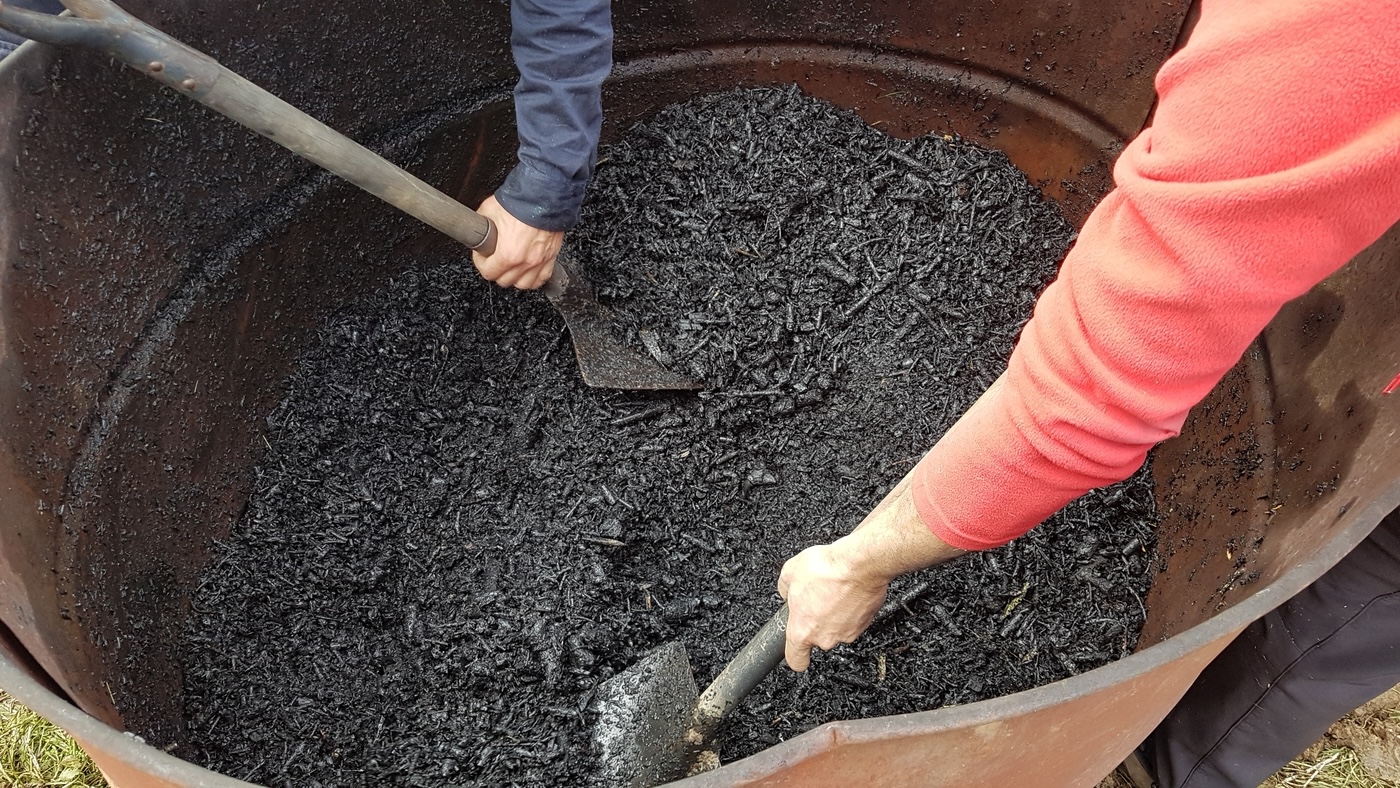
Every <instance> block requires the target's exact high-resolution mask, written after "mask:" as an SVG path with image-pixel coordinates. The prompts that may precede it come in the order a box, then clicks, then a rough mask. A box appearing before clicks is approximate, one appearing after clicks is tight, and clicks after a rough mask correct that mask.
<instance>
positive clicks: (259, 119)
mask: <svg viewBox="0 0 1400 788" xmlns="http://www.w3.org/2000/svg"><path fill="white" fill-rule="evenodd" d="M67 5H68V7H69V9H70V10H71V11H72V12H73V13H75V14H78V15H79V16H77V17H74V16H62V17H55V16H48V15H44V14H35V13H32V12H26V11H22V10H19V9H13V8H6V7H4V5H3V3H0V25H3V26H5V27H7V28H10V29H14V30H15V31H16V32H19V33H20V34H21V35H25V36H26V37H29V38H34V39H36V40H39V41H45V42H48V43H52V44H58V45H72V46H84V47H88V48H91V49H97V50H99V51H101V52H105V53H107V54H109V55H111V56H112V57H115V58H117V59H118V60H120V61H122V62H123V63H125V64H127V65H128V66H131V67H132V68H134V69H136V70H137V71H140V72H141V73H143V74H145V75H147V76H149V77H151V78H152V79H154V80H156V81H158V82H160V83H162V84H164V85H166V86H168V87H171V88H173V89H175V90H177V91H179V92H181V93H184V94H185V95H187V96H189V97H190V98H192V99H194V100H196V101H198V102H200V103H201V104H204V105H205V106H207V107H209V108H210V109H212V110H214V111H215V112H218V113H219V114H221V115H224V116H225V117H228V118H231V119H233V120H236V121H238V122H239V123H241V124H243V125H244V126H247V127H248V128H250V129H252V130H253V131H256V132H257V133H259V134H261V135H263V136H264V137H267V138H268V139H270V140H272V141H273V142H276V143H277V144H279V145H281V146H282V147H284V148H286V149H287V150H290V151H291V152H293V153H295V154H296V155H298V156H300V157H302V158H304V159H306V160H308V161H311V162H314V163H316V164H319V165H320V166H322V167H324V168H325V169H327V170H330V171H331V172H333V173H335V174H336V175H339V176H340V177H342V178H344V179H345V180H347V181H350V182H351V183H353V184H355V185H356V186H358V187H360V188H361V189H364V190H365V191H367V192H369V193H370V194H373V195H374V196H376V197H378V198H379V199H381V200H383V201H385V202H387V203H389V204H390V205H392V206H394V207H395V208H398V209H399V210H401V211H403V212H404V213H407V214H409V215H411V216H413V217H415V218H417V219H420V220H422V221H423V222H425V223H426V224H429V225H431V226H433V227H435V228H437V229H439V230H441V231H442V232H444V233H446V234H447V235H449V236H451V237H453V238H455V239H457V240H458V241H461V242H462V243H464V244H466V245H467V246H469V247H471V248H472V249H475V250H477V251H479V252H481V253H482V254H487V255H489V254H491V253H492V252H493V251H495V248H496V227H495V225H494V224H492V223H491V220H490V219H487V218H486V217H485V216H482V215H481V214H479V213H477V212H476V211H473V210H472V209H470V208H468V207H467V206H465V205H463V204H461V203H459V202H457V201H456V200H454V199H452V198H451V197H448V196H447V195H446V194H443V193H442V192H440V191H438V190H437V189H434V188H433V187H432V186H429V185H428V184H427V183H425V182H424V181H422V180H421V179H419V178H417V177H415V176H414V175H412V174H410V173H408V172H407V171H405V170H403V169H402V168H400V167H397V166H395V165H393V164H390V163H389V162H387V161H385V160H384V159H383V158H381V157H380V156H378V155H376V154H374V153H372V152H371V151H370V150H369V149H367V148H365V147H364V146H362V145H360V144H359V143H357V142H355V141H354V140H352V139H350V138H349V137H346V136H345V135H343V134H341V133H340V132H338V131H336V130H334V129H332V128H331V127H329V126H327V125H326V124H324V123H322V122H320V121H319V120H316V119H315V118H313V117H311V116H310V115H307V114H306V113H305V112H302V111H301V110H299V109H297V108H296V107H293V106H292V105H291V104H288V103H287V102H285V101H283V100H282V99H279V98H277V97H276V96H274V95H272V94H271V93H268V92H267V91H266V90H263V89H262V88H260V87H258V86H257V85H254V84H253V83H252V82H249V81H248V80H246V79H244V78H243V77H241V76H239V75H238V74H236V73H234V72H233V71H231V70H229V69H227V68H225V67H224V66H223V65H222V64H220V63H219V62H218V61H217V60H215V59H214V58H212V57H210V56H208V55H206V54H204V53H203V52H200V51H199V50H197V49H194V48H193V47H190V46H188V45H186V44H184V43H182V42H180V41H178V40H176V39H174V38H172V37H170V36H168V35H166V34H165V33H162V32H161V31H159V30H157V29H155V28H153V27H151V26H150V25H148V24H146V23H145V22H142V21H141V20H139V19H137V18H135V17H133V16H131V15H130V14H128V13H126V12H125V11H123V10H122V9H121V8H119V7H118V6H116V5H115V4H113V3H111V2H109V1H108V0H67Z"/></svg>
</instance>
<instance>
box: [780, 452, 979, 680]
mask: <svg viewBox="0 0 1400 788" xmlns="http://www.w3.org/2000/svg"><path fill="white" fill-rule="evenodd" d="M913 473H914V472H913V471H910V472H909V474H908V475H906V476H905V477H904V479H903V480H902V481H901V482H900V483H899V484H898V485H897V486H896V487H895V488H894V489H893V490H891V491H890V494H889V495H886V496H885V498H884V500H882V501H880V504H879V505H878V506H876V507H875V508H874V509H872V510H871V512H870V514H868V515H866V516H865V519H864V520H862V521H861V523H860V525H858V526H856V529H855V530H854V531H852V532H851V533H850V534H847V535H846V536H843V537H841V538H840V539H837V540H836V541H835V542H832V543H831V544H826V545H817V546H815V547H809V548H807V549H806V550H803V551H802V552H800V553H798V554H797V555H796V556H794V557H792V558H791V559H789V560H788V562H787V563H786V564H783V571H782V573H781V574H780V575H779V576H778V593H779V594H782V595H783V599H786V600H787V603H788V626H787V647H786V651H785V656H786V659H787V664H788V667H790V668H792V669H793V670H795V671H798V672H802V671H804V670H806V669H807V665H808V663H809V662H810V660H811V656H812V649H813V648H820V649H830V648H833V647H835V646H836V644H838V643H850V642H852V641H854V640H855V639H856V638H857V637H859V636H860V634H861V633H862V632H864V631H865V630H866V628H868V627H869V626H870V622H871V621H872V620H873V619H874V618H875V614H876V613H877V612H879V610H880V605H882V604H884V602H885V594H886V593H887V592H888V590H889V586H890V581H891V580H893V579H894V578H896V577H899V576H900V575H902V574H904V573H905V572H912V571H914V570H915V569H922V568H924V567H926V566H933V565H934V564H938V563H942V562H944V561H947V560H948V559H950V558H954V557H956V556H959V555H962V553H963V551H962V550H959V549H957V548H956V547H953V546H952V545H949V544H948V543H947V542H944V541H943V540H942V539H939V538H938V537H937V536H934V534H933V532H932V531H930V530H929V529H928V527H927V526H926V525H924V522H923V520H922V519H920V517H919V512H918V509H917V508H915V506H914V496H913V494H912V492H911V490H910V483H909V480H910V478H911V477H912V476H913Z"/></svg>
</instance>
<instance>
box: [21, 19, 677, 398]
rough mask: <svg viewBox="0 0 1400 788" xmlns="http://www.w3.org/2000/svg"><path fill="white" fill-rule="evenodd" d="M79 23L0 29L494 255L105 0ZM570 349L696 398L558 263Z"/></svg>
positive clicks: (303, 118)
mask: <svg viewBox="0 0 1400 788" xmlns="http://www.w3.org/2000/svg"><path fill="white" fill-rule="evenodd" d="M65 5H66V6H68V9H69V10H70V11H71V12H72V13H73V14H75V15H76V16H53V15H50V14H40V13H35V12H32V11H25V10H22V9H17V8H7V7H6V6H5V5H4V3H3V0H0V27H3V28H5V29H7V30H10V31H12V32H14V33H18V34H19V35H21V36H24V37H25V38H29V39H33V40H35V41H41V42H43V43H46V44H53V45H56V46H80V47H87V48H89V49H95V50H97V51H99V52H102V53H105V54H107V55H110V56H112V57H114V58H116V59H117V60H120V61H121V62H123V63H125V64H127V65H128V66H131V67H132V68H134V69H136V70H137V71H140V72H141V73H143V74H145V75H147V76H149V77H151V78H152V79H154V80H156V81H157V82H160V83H161V84H163V85H166V86H167V87H170V88H173V89H175V90H177V91H179V92H180V93H183V94H185V95H186V96H189V97H190V98H192V99H194V100H195V101H198V102H199V103H201V104H203V105H205V106H207V107H209V108H210V109H212V110H214V111H215V112H217V113H219V114H221V115H223V116H225V117H227V118H230V119H232V120H235V121H237V122H239V123H241V124H243V125H244V126H247V127H248V128H250V129H252V130H253V131H256V132H257V133H259V134H261V135H263V136H264V137H267V138H268V139H270V140H272V141H273V142H276V143H278V144H279V145H281V146H283V147H284V148H286V149H288V150H290V151H291V152H293V153H295V154H296V155H298V156H300V157H302V158H304V159H307V160H308V161H311V162H313V163H315V164H318V165H320V166H321V167H324V168H325V169H327V170H330V171H331V172H333V173H335V174H336V175H339V176H340V177H342V178H344V179H345V180H347V181H350V182H351V183H353V184H355V185H356V186H358V187H360V188H361V189H364V190H365V191H367V192H369V193H370V194H373V195H374V196H376V197H378V198H379V199H381V200H383V201H385V202H387V203H389V204H390V205H392V206H394V207H395V208H398V209H399V210H401V211H403V212H404V213H407V214H409V215H410V216H413V217H414V218H416V219H419V220H421V221H422V222H424V223H426V224H428V225H431V226H432V227H435V228H437V229H438V230H441V231H442V232H444V233H446V234H447V235H449V236H451V237H452V238H455V239H456V240H458V241H460V242H462V243H463V244H466V245H467V246H468V247H470V248H471V249H475V250H477V251H479V252H481V253H482V254H487V255H489V254H491V253H492V252H493V251H494V250H495V248H496V227H495V225H493V224H492V223H491V220H490V219H487V218H486V217H484V216H482V215H481V214H479V213H477V212H476V211H473V210H472V209H470V208H468V207H466V206H465V205H462V204H461V203H459V202H457V201H456V200H454V199H452V198H451V197H448V196H447V195H445V194H443V193H442V192H440V191H438V190H437V189H434V188H433V187H431V186H429V185H428V184H427V183H424V182H423V181H422V180H420V179H418V178H416V177H414V176H413V175H410V174H409V173H408V172H406V171H404V170H403V169H400V168H399V167H396V166H394V165H393V164H390V163H389V162H387V161H385V160H384V159H382V158H380V157H379V156H377V155H375V154H374V153H371V152H370V151H369V150H368V149H366V148H364V147H363V146H361V145H359V144H358V143H356V142H354V141H352V140H351V139H349V138H348V137H345V136H344V135H342V134H340V133H338V132H336V131H335V130H333V129H331V128H330V127H329V126H326V125H325V124H323V123H321V122H320V121H318V120H316V119H314V118H312V117H311V116H310V115H307V114H306V113H304V112H302V111H301V110H298V109H297V108H295V107H293V106H292V105H290V104H288V103H286V102H285V101H282V100H281V99H279V98H277V97H276V96H274V95H272V94H271V93H268V92H267V91H265V90H263V89H262V88H260V87H258V86H257V85H254V84H253V83H251V82H249V81H248V80H246V79H244V78H243V77H240V76H238V75H237V74H235V73H234V72H232V71H230V70H229V69H227V68H225V67H223V66H222V65H220V64H219V63H218V61H216V60H214V59H213V58H211V57H209V56H208V55H206V54H204V53H203V52H200V51H198V50H196V49H193V48H191V47H189V46H186V45H185V44H183V43H181V42H180V41H177V40H176V39H174V38H171V37H170V36H168V35H166V34H165V33H162V32H160V31H159V30H157V29H155V28H154V27H151V26H150V25H147V24H146V23H144V22H142V21H141V20H139V19H137V18H135V17H133V16H132V15H131V14H128V13H127V12H126V11H123V10H122V9H121V8H119V7H117V6H116V5H115V4H114V3H112V2H110V1H109V0H66V2H65ZM544 292H545V295H546V297H548V299H549V302H550V304H552V305H553V306H554V308H555V309H556V310H558V311H559V314H560V315H561V316H563V318H564V323H565V324H566V325H567V326H568V327H569V334H570V336H572V337H573V341H574V355H575V356H576V357H577V358H578V365H579V371H580V372H581V373H582V375H583V380H584V382H585V383H587V384H588V385H590V386H595V387H600V388H615V389H637V390H663V389H698V388H702V387H703V385H704V384H703V383H702V382H701V381H698V380H695V379H693V378H690V377H688V376H685V375H680V374H677V373H675V372H671V371H670V370H667V369H665V368H664V367H662V366H660V365H659V364H657V363H655V362H653V361H652V360H651V358H649V357H647V356H643V355H641V354H640V353H638V352H636V351H634V350H631V349H629V348H627V347H626V346H624V345H622V344H621V343H619V342H618V341H617V340H616V339H615V338H614V337H613V335H612V332H611V330H610V327H611V320H610V317H609V315H608V312H607V310H606V309H604V308H603V306H602V305H601V304H599V303H598V299H597V298H596V297H594V294H593V291H592V289H591V288H590V287H589V286H588V283H587V281H585V280H584V279H583V277H581V276H579V275H578V273H577V272H576V271H575V270H574V268H573V266H572V264H571V263H569V262H568V261H566V260H565V259H563V258H562V257H561V259H559V260H557V261H556V262H555V264H554V274H553V276H552V277H551V278H550V280H549V281H548V282H547V283H546V284H545V286H544Z"/></svg>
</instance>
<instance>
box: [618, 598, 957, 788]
mask: <svg viewBox="0 0 1400 788" xmlns="http://www.w3.org/2000/svg"><path fill="white" fill-rule="evenodd" d="M930 587H931V585H930V583H929V582H928V581H922V582H919V583H916V584H914V585H913V586H912V587H910V588H909V589H908V590H906V591H905V592H904V593H902V594H900V596H899V598H898V599H891V600H889V601H887V602H886V603H885V604H884V605H881V606H880V610H879V611H878V612H877V613H876V614H875V617H874V618H873V619H871V622H870V626H871V628H874V627H876V626H879V625H881V624H883V623H885V621H887V620H888V619H889V618H890V616H893V615H894V614H895V613H897V612H899V611H900V610H907V609H908V605H909V604H910V603H911V602H913V601H914V600H916V599H918V598H919V597H920V596H923V595H924V594H925V593H927V592H928V590H929V588H930ZM787 618H788V606H787V605H786V604H784V605H783V606H782V607H781V608H779V609H778V612H777V613H774V614H773V617H772V618H770V619H768V621H767V622H766V623H765V624H764V625H763V626H762V627H761V628H760V629H759V630H758V634H756V635H754V636H753V637H752V638H751V639H750V640H749V642H748V643H746V644H745V645H744V647H743V648H742V649H740V650H739V653H738V654H737V655H735V657H734V659H733V660H731V661H730V663H729V664H728V665H726V666H725V667H724V670H723V671H721V672H720V674H719V676H717V677H715V680H714V682H713V683H711V684H710V686H708V687H706V688H705V691H704V692H698V691H697V688H696V684H695V675H694V673H693V672H692V670H691V667H690V657H689V656H688V655H687V654H686V652H685V646H683V645H681V644H680V642H679V641H674V640H673V641H671V642H669V643H666V644H665V645H663V646H661V647H659V648H657V649H656V650H655V651H653V652H651V653H650V654H648V655H647V656H646V657H644V658H643V659H642V660H641V661H640V662H638V663H637V664H635V665H633V666H632V667H630V668H628V669H627V670H624V671H623V672H621V673H619V674H617V675H616V676H613V677H612V678H610V679H608V680H607V681H605V682H603V683H602V684H600V685H598V692H597V695H596V698H597V703H598V707H597V708H598V724H597V727H595V728H594V729H593V741H594V742H595V743H596V744H597V745H598V751H599V764H600V770H599V771H600V775H601V782H602V785H603V786H604V788H653V786H657V785H661V784H663V783H668V782H671V781H673V780H679V779H682V778H684V777H689V776H690V775H693V774H699V773H700V772H707V771H709V770H711V769H716V768H718V767H719V765H720V763H719V753H718V752H717V748H716V747H715V745H714V738H715V733H716V732H717V731H718V730H719V725H720V723H721V722H723V721H724V718H725V717H726V716H728V715H729V713H730V712H731V711H733V710H734V709H735V708H736V707H737V706H738V705H739V704H740V703H742V702H743V701H744V698H746V697H748V695H749V693H750V692H752V691H753V689H754V687H757V686H758V685H759V683H760V682H762V681H763V679H764V678H766V677H767V676H768V674H769V673H772V672H773V669H774V668H776V667H778V663H779V662H782V661H783V651H784V649H785V647H786V645H787Z"/></svg>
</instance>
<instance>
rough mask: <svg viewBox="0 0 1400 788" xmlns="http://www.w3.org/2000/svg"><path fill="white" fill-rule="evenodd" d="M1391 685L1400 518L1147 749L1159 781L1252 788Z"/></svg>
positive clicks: (1282, 617) (1274, 619) (1197, 696)
mask: <svg viewBox="0 0 1400 788" xmlns="http://www.w3.org/2000/svg"><path fill="white" fill-rule="evenodd" d="M1396 684H1400V510H1396V511H1395V512H1392V513H1391V514H1390V515H1389V516H1388V517H1386V518H1385V519H1384V520H1382V521H1381V523H1380V525H1378V526H1376V530H1375V531H1373V532H1372V533H1371V535H1370V536H1369V537H1368V538H1367V539H1366V541H1364V542H1362V543H1361V544H1360V545H1359V546H1358V547H1357V548H1356V549H1355V550H1353V551H1352V552H1351V554H1350V555H1348V556H1347V557H1346V558H1344V559H1342V561H1341V563H1339V564H1337V565H1336V566H1335V567H1333V568H1332V569H1331V570H1330V571H1328V572H1327V574H1325V575H1323V576H1322V577H1321V578H1319V579H1318V580H1317V582H1315V583H1313V584H1312V585H1311V586H1308V587H1307V588H1306V589H1304V590H1303V591H1302V592H1301V593H1300V594H1298V595H1297V596H1295V597H1293V598H1292V599H1290V600H1289V601H1288V602H1286V603H1284V604H1283V605H1282V606H1281V607H1279V608H1278V609H1277V610H1274V611H1273V612H1271V613H1269V614H1268V615H1266V616H1264V617H1263V618H1262V619H1260V620H1258V621H1256V622H1254V623H1253V624H1252V625H1250V626H1249V628H1248V629H1246V630H1245V631H1244V632H1243V633H1241V634H1240V636H1239V638H1238V639H1236V640H1235V641H1234V642H1233V643H1231V644H1230V645H1229V646H1228V647H1227V648H1226V649H1225V650H1224V651H1223V652H1221V654H1220V656H1218V657H1216V658H1215V661H1213V662H1211V663H1210V665H1209V666H1207V667H1206V669H1205V671H1204V672H1202V673H1201V676H1200V678H1198V679H1197V680H1196V683H1195V684H1193V685H1192V686H1191V689H1190V690H1189V691H1187V693H1186V696H1185V697H1184V698H1182V700H1181V702H1180V703H1179V704H1177V707H1176V708H1175V709H1173V710H1172V712H1171V714H1170V715H1168V717H1167V718H1166V719H1165V720H1163V721H1162V724H1161V725H1160V726H1158V728H1157V730H1156V731H1154V732H1153V734H1152V738H1151V739H1149V740H1148V746H1147V747H1146V750H1147V753H1148V755H1149V757H1150V758H1151V759H1152V760H1153V761H1154V764H1153V765H1154V766H1155V771H1156V776H1157V784H1158V785H1159V786H1161V788H1217V787H1219V788H1254V786H1257V785H1259V784H1260V783H1262V782H1263V781H1264V780H1265V779H1267V778H1268V777H1269V776H1270V775H1272V774H1273V773H1274V772H1276V771H1277V770H1278V769H1279V768H1281V767H1282V766H1283V765H1284V764H1286V763H1287V762H1288V761H1290V760H1292V759H1293V758H1294V757H1296V756H1297V755H1298V754H1299V753H1301V752H1302V751H1303V750H1305V749H1307V747H1308V746H1309V745H1311V744H1312V743H1313V742H1315V741H1317V739H1318V738H1320V737H1321V736H1322V734H1323V733H1324V732H1325V731H1326V730H1327V729H1328V728H1329V727H1331V725H1332V723H1334V722H1336V721H1337V720H1338V719H1340V718H1341V717H1342V716H1343V715H1345V714H1347V713H1348V712H1351V711H1352V710H1354V709H1356V708H1357V707H1358V706H1361V705H1363V704H1365V703H1366V702H1367V701H1369V700H1372V699H1373V698H1375V697H1376V696H1378V695H1380V694H1381V693H1383V692H1385V691H1386V690H1388V689H1390V688H1391V687H1393V686H1395V685H1396Z"/></svg>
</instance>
